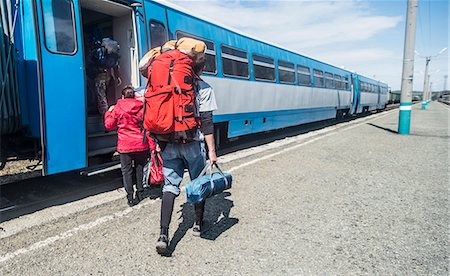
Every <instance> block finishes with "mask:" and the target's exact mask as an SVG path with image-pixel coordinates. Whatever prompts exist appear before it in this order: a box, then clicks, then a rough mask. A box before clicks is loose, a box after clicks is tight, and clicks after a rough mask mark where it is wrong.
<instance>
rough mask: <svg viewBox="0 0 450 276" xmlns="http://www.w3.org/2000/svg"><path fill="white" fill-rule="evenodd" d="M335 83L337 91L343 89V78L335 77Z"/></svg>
mask: <svg viewBox="0 0 450 276" xmlns="http://www.w3.org/2000/svg"><path fill="white" fill-rule="evenodd" d="M334 83H335V84H336V89H342V78H341V76H338V75H334Z"/></svg>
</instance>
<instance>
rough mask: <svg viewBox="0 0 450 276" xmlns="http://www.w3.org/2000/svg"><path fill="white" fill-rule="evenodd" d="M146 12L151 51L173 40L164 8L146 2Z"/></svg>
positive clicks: (146, 0)
mask: <svg viewBox="0 0 450 276" xmlns="http://www.w3.org/2000/svg"><path fill="white" fill-rule="evenodd" d="M144 11H145V19H146V22H145V25H146V26H147V34H148V36H147V37H148V38H149V41H148V45H149V46H150V48H149V49H152V48H155V47H159V46H161V45H163V44H164V43H165V42H166V41H168V40H169V39H171V38H172V34H171V33H170V30H169V26H168V22H167V10H166V8H165V7H163V6H160V5H158V4H155V3H153V2H151V1H148V0H145V1H144Z"/></svg>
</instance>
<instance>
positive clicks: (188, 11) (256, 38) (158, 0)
mask: <svg viewBox="0 0 450 276" xmlns="http://www.w3.org/2000/svg"><path fill="white" fill-rule="evenodd" d="M153 2H156V3H159V4H161V5H163V6H166V7H169V8H172V9H174V10H177V11H180V12H183V13H185V14H186V15H189V16H192V17H195V18H198V19H200V20H203V21H205V22H208V23H211V24H214V25H216V26H218V27H221V28H223V29H226V30H229V31H231V32H234V33H236V34H238V35H242V36H244V37H247V38H250V39H253V40H256V41H259V42H262V43H265V44H267V45H270V46H273V47H276V48H279V49H281V50H284V51H288V52H290V53H292V54H296V55H301V56H303V57H306V58H308V59H311V60H314V61H317V62H320V63H322V64H325V65H328V66H332V67H334V68H337V69H339V70H343V71H347V72H348V73H355V74H358V75H360V76H363V77H365V78H367V79H371V80H374V81H377V82H380V83H383V84H386V83H384V82H382V81H380V80H375V79H372V78H369V77H366V76H364V75H362V74H360V73H356V72H355V71H353V70H349V69H344V68H340V67H338V66H336V65H332V64H329V63H326V62H323V61H320V60H317V59H315V58H311V57H309V56H306V55H304V54H301V53H299V52H298V51H294V50H291V49H288V48H286V47H284V46H281V45H279V44H277V43H273V42H270V41H267V40H264V39H261V38H258V37H256V36H253V35H249V34H246V33H244V32H242V31H239V30H238V29H235V28H233V27H231V26H227V25H225V24H223V23H220V22H218V21H216V20H214V19H211V18H208V17H207V16H203V15H198V14H195V15H193V13H195V12H193V11H191V10H189V9H186V8H184V7H181V6H179V5H176V4H174V3H171V2H168V1H166V0H153ZM192 3H195V2H192ZM386 85H387V84H386Z"/></svg>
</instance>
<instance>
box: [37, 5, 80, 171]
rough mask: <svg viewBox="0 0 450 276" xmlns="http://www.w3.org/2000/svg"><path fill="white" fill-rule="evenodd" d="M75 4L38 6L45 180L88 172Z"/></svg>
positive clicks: (77, 15)
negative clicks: (76, 172)
mask: <svg viewBox="0 0 450 276" xmlns="http://www.w3.org/2000/svg"><path fill="white" fill-rule="evenodd" d="M78 7H79V6H78V0H36V2H35V15H36V22H37V26H38V28H37V29H38V34H39V36H38V45H39V48H40V55H39V61H40V64H39V65H40V66H39V71H40V78H39V82H40V83H39V89H40V105H41V106H40V107H41V108H40V109H41V126H42V130H41V134H42V139H43V143H42V149H43V154H42V158H43V161H44V175H48V174H55V173H59V172H65V171H70V170H75V169H80V168H84V167H86V163H87V154H86V151H87V149H86V100H85V92H84V91H85V87H84V67H83V53H82V52H83V48H82V41H81V32H80V26H81V25H80V15H79V8H78Z"/></svg>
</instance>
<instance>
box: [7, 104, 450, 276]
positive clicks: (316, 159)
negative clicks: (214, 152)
mask: <svg viewBox="0 0 450 276" xmlns="http://www.w3.org/2000/svg"><path fill="white" fill-rule="evenodd" d="M449 114H450V109H449V108H448V107H447V106H444V105H443V104H440V103H436V102H432V103H430V105H429V106H428V108H427V110H420V106H419V105H415V106H413V112H412V124H411V125H412V128H411V135H408V136H404V135H398V134H396V130H397V121H398V111H390V112H385V113H381V114H377V115H375V116H374V117H375V118H373V117H369V118H364V119H362V120H359V121H356V122H352V123H349V124H344V125H342V126H340V127H335V128H333V129H332V131H322V132H318V133H317V135H314V136H307V135H306V136H305V137H304V138H302V137H300V138H298V139H293V140H290V142H289V143H285V144H283V146H282V147H277V146H274V147H267V148H266V149H265V150H264V151H260V152H258V151H255V152H254V154H251V155H247V156H246V155H239V158H234V159H233V158H230V157H229V156H225V157H222V159H223V160H229V161H230V160H233V161H230V162H228V163H226V164H224V165H223V169H225V170H228V171H231V172H232V173H233V176H234V183H233V184H234V185H233V188H232V189H231V190H230V191H229V192H227V193H224V194H223V195H219V196H216V197H213V198H211V199H208V201H207V206H206V219H207V220H209V221H210V222H212V226H211V228H210V230H209V231H208V232H207V233H205V234H204V235H203V236H202V238H196V237H193V236H192V235H191V232H190V231H191V230H190V227H191V226H192V224H193V208H192V207H191V206H190V205H188V204H186V203H185V195H184V194H182V195H181V196H180V197H179V198H178V199H177V202H176V209H175V211H174V215H173V219H172V224H171V231H170V234H171V237H172V245H171V254H170V257H161V256H159V255H157V254H156V252H155V250H154V245H155V242H156V239H157V236H158V228H159V226H158V224H159V201H149V200H147V201H144V202H142V203H141V204H140V205H138V206H136V207H133V208H127V207H126V203H125V200H122V199H121V200H116V201H113V202H110V203H107V204H104V205H101V206H97V207H96V208H92V209H89V210H86V211H84V212H83V213H78V214H73V215H71V216H68V217H64V218H60V219H59V220H57V221H54V222H52V223H48V224H46V225H40V226H36V227H32V228H30V229H27V230H24V231H21V232H20V233H17V234H15V235H12V236H8V237H6V238H4V239H2V240H1V242H2V246H1V250H0V264H1V265H0V274H1V275H23V274H26V275H30V274H36V275H42V274H90V273H91V274H108V275H110V274H114V275H115V274H127V275H140V274H144V273H145V274H150V273H152V274H156V275H160V274H168V275H174V274H179V275H180V274H181V275H186V274H196V275H200V274H201V275H203V274H211V275H224V274H225V275H228V274H250V275H263V274H277V275H278V274H289V275H302V274H344V275H346V274H433V275H448V274H449V261H450V259H449V246H450V243H449V234H450V231H449V228H450V227H449V221H450V212H449V188H450V184H449V183H450V182H449V176H450V172H449V163H450V159H449V142H450V136H449ZM279 145H280V144H278V146H279ZM155 203H156V204H155Z"/></svg>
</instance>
